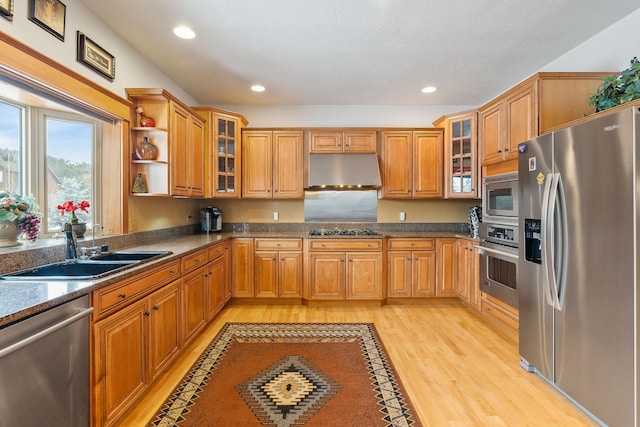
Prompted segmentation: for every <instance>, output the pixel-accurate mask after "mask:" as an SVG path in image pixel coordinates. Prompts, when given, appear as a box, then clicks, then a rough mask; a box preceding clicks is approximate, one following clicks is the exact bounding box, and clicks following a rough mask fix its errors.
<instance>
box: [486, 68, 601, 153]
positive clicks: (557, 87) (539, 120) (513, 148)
mask: <svg viewBox="0 0 640 427" xmlns="http://www.w3.org/2000/svg"><path fill="white" fill-rule="evenodd" d="M610 74H611V73H546V72H545V73H536V74H534V75H533V76H531V77H529V78H528V79H526V80H524V81H523V82H521V83H520V84H518V85H516V86H514V87H513V88H511V89H510V90H508V91H507V92H505V93H503V94H501V95H500V96H498V97H497V98H495V99H493V100H491V101H489V102H488V103H487V104H485V105H484V106H482V107H480V109H479V117H480V119H479V145H480V153H481V154H480V156H481V162H482V166H487V165H491V164H495V163H499V162H503V161H507V160H514V159H517V157H518V151H517V149H518V144H520V143H521V142H524V141H527V140H529V139H531V138H534V137H536V136H539V135H541V134H543V133H545V132H547V131H548V130H550V129H551V128H554V127H557V126H560V125H562V124H564V123H567V122H569V121H571V120H574V119H578V118H580V117H583V116H585V115H588V114H592V113H593V112H594V110H593V107H592V106H590V105H589V98H590V96H591V95H592V93H593V91H594V90H595V89H596V88H597V87H598V86H599V85H600V84H601V83H602V79H603V78H604V77H605V76H607V75H610Z"/></svg>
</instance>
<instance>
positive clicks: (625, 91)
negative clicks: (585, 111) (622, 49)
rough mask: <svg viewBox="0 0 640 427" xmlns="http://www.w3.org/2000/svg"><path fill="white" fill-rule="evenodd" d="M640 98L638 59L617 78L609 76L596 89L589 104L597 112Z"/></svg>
mask: <svg viewBox="0 0 640 427" xmlns="http://www.w3.org/2000/svg"><path fill="white" fill-rule="evenodd" d="M637 98H640V61H639V60H638V58H637V57H633V59H632V60H631V66H630V67H629V68H627V69H626V70H623V71H622V72H621V73H620V74H618V75H615V76H607V77H605V78H604V79H603V82H602V84H601V85H600V86H599V87H598V89H596V91H595V92H594V93H593V95H592V96H591V98H589V104H590V105H593V106H595V107H596V112H598V111H603V110H606V109H607V108H611V107H615V106H616V105H620V104H624V103H625V102H629V101H633V100H634V99H637Z"/></svg>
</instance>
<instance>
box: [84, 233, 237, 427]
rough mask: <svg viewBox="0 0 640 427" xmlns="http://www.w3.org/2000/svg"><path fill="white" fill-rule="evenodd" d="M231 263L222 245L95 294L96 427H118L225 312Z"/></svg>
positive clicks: (194, 253)
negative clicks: (174, 363)
mask: <svg viewBox="0 0 640 427" xmlns="http://www.w3.org/2000/svg"><path fill="white" fill-rule="evenodd" d="M228 262H229V242H221V243H217V244H215V245H211V246H210V247H208V248H205V249H202V250H198V251H195V252H193V253H191V254H189V255H186V256H184V257H182V258H181V259H180V260H175V261H170V262H168V263H166V264H165V265H162V266H160V267H156V268H154V269H152V270H149V271H147V272H144V273H140V274H138V275H135V276H132V277H130V278H128V279H125V280H123V281H122V282H118V283H115V284H113V285H109V286H106V287H104V288H101V289H98V290H95V291H94V292H93V295H92V301H93V307H94V314H93V319H94V322H93V325H92V334H93V357H92V362H91V364H92V366H91V369H92V383H93V387H92V390H93V394H92V405H91V407H92V410H93V412H92V418H93V422H92V426H94V427H108V426H112V425H117V423H118V422H119V420H120V419H121V417H122V416H123V415H124V414H125V413H126V412H127V411H128V410H129V409H130V408H131V407H132V406H133V405H135V403H136V402H137V400H138V399H139V398H140V397H141V396H142V394H143V393H144V392H145V391H146V390H147V389H148V388H149V385H150V384H151V383H153V382H154V381H155V380H156V379H157V378H158V376H159V375H160V374H162V373H163V372H164V371H165V370H166V369H167V368H168V367H169V366H170V365H171V364H172V363H173V362H174V361H175V360H176V358H177V357H178V356H179V355H180V353H181V352H182V350H183V349H184V348H185V346H186V345H187V343H188V342H189V341H191V340H192V339H193V338H195V337H196V336H197V334H198V333H199V332H200V331H201V330H202V329H203V328H204V327H205V326H206V324H207V323H208V322H209V321H210V320H211V319H212V318H213V317H214V316H215V315H216V314H217V313H218V312H219V311H220V310H221V309H222V308H223V307H224V304H225V302H226V301H227V300H228V298H229V296H230V289H231V287H230V283H229V280H228V279H229V273H228ZM181 271H182V275H181Z"/></svg>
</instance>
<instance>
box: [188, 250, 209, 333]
mask: <svg viewBox="0 0 640 427" xmlns="http://www.w3.org/2000/svg"><path fill="white" fill-rule="evenodd" d="M206 265H207V251H206V250H205V249H203V250H200V251H197V252H195V253H193V254H190V255H187V256H185V257H183V258H182V293H183V297H182V299H183V304H184V308H183V311H184V314H185V316H184V342H185V344H188V343H189V342H191V340H192V339H193V338H195V337H196V336H197V335H198V333H199V332H200V331H201V330H202V329H203V328H204V327H205V325H206V324H207V306H206V294H207V279H208V276H207V268H206Z"/></svg>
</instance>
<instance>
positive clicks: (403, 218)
mask: <svg viewBox="0 0 640 427" xmlns="http://www.w3.org/2000/svg"><path fill="white" fill-rule="evenodd" d="M405 219H407V216H406V215H405V213H404V212H400V221H404V220H405Z"/></svg>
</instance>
